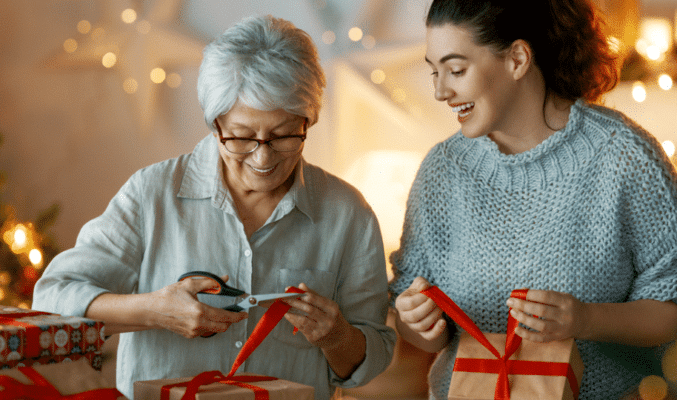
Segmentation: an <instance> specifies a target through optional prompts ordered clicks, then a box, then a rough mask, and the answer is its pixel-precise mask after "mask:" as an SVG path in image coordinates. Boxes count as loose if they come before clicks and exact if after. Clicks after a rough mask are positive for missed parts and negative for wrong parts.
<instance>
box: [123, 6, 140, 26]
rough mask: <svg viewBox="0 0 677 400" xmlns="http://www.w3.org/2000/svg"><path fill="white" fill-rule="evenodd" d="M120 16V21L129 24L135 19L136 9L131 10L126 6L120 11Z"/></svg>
mask: <svg viewBox="0 0 677 400" xmlns="http://www.w3.org/2000/svg"><path fill="white" fill-rule="evenodd" d="M120 18H121V19H122V22H124V23H125V24H131V23H133V22H134V21H136V11H134V10H132V9H131V8H128V9H126V10H124V11H123V12H122V15H120Z"/></svg>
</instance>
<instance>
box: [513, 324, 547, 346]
mask: <svg viewBox="0 0 677 400" xmlns="http://www.w3.org/2000/svg"><path fill="white" fill-rule="evenodd" d="M515 334H516V335H517V336H519V337H521V338H522V339H524V340H530V341H532V342H549V341H551V340H554V338H553V337H551V336H549V335H545V334H543V333H540V332H533V331H530V330H527V329H524V328H522V327H517V328H515Z"/></svg>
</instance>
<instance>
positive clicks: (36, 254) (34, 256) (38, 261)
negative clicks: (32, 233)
mask: <svg viewBox="0 0 677 400" xmlns="http://www.w3.org/2000/svg"><path fill="white" fill-rule="evenodd" d="M28 259H29V260H30V262H31V264H33V266H34V267H35V268H38V269H39V268H41V267H42V252H40V250H38V249H33V250H31V251H30V252H28Z"/></svg>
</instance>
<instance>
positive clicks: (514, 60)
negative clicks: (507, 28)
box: [506, 39, 534, 80]
mask: <svg viewBox="0 0 677 400" xmlns="http://www.w3.org/2000/svg"><path fill="white" fill-rule="evenodd" d="M533 60H534V53H533V50H532V49H531V46H529V43H527V42H526V41H524V40H522V39H517V40H515V41H514V42H513V44H512V45H511V46H510V49H508V54H507V57H506V68H508V73H509V74H510V75H512V77H513V79H515V80H519V79H522V77H524V75H526V73H527V71H528V70H529V68H530V67H531V64H532V63H533Z"/></svg>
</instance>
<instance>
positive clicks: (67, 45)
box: [63, 39, 78, 53]
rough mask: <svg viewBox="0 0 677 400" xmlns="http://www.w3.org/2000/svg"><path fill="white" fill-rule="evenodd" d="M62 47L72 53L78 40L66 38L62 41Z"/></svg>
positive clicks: (76, 47) (76, 46)
mask: <svg viewBox="0 0 677 400" xmlns="http://www.w3.org/2000/svg"><path fill="white" fill-rule="evenodd" d="M63 49H64V50H66V53H72V52H74V51H75V50H77V49H78V41H77V40H75V39H66V41H65V42H63Z"/></svg>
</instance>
